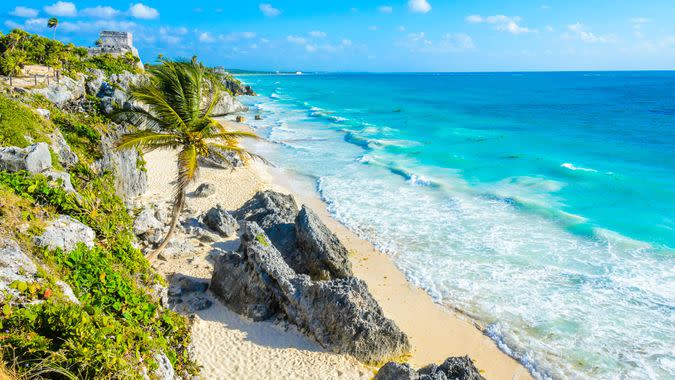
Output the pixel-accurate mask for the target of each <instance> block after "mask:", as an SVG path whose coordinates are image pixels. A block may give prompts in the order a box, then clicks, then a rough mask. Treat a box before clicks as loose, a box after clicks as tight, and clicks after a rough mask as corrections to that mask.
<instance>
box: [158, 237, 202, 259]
mask: <svg viewBox="0 0 675 380" xmlns="http://www.w3.org/2000/svg"><path fill="white" fill-rule="evenodd" d="M194 250H195V247H194V246H193V245H192V243H190V241H189V240H187V239H185V238H181V237H173V238H171V240H169V243H168V244H167V245H166V247H165V248H164V251H163V252H162V253H161V255H160V256H164V257H165V258H170V257H172V258H178V257H185V256H188V255H190V254H192V252H193V251H194Z"/></svg>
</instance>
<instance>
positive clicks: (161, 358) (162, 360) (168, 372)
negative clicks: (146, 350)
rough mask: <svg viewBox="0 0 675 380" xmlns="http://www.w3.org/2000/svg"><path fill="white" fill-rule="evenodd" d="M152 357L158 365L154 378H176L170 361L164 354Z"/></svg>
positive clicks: (162, 379)
mask: <svg viewBox="0 0 675 380" xmlns="http://www.w3.org/2000/svg"><path fill="white" fill-rule="evenodd" d="M153 357H154V359H155V361H156V362H157V364H158V365H159V367H157V369H156V370H155V378H157V379H159V380H173V379H175V378H176V373H175V371H174V369H173V366H172V365H171V360H169V358H168V357H167V356H166V354H165V353H163V352H162V353H159V354H155V355H154V356H153Z"/></svg>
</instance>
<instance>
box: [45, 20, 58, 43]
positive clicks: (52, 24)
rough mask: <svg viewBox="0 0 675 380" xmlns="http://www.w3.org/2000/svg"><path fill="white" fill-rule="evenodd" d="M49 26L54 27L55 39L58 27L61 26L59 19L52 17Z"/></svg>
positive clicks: (48, 22)
mask: <svg viewBox="0 0 675 380" xmlns="http://www.w3.org/2000/svg"><path fill="white" fill-rule="evenodd" d="M47 26H48V27H49V29H54V39H56V27H58V26H59V19H57V18H56V17H52V18H50V19H49V20H48V21H47Z"/></svg>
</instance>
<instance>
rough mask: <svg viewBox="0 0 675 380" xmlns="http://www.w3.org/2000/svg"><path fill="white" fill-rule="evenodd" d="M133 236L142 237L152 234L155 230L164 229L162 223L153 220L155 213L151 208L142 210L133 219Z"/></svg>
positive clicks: (155, 219)
mask: <svg viewBox="0 0 675 380" xmlns="http://www.w3.org/2000/svg"><path fill="white" fill-rule="evenodd" d="M133 228H134V234H136V235H137V236H142V235H145V234H147V233H152V232H153V231H155V230H161V229H162V228H164V223H162V222H160V221H159V220H157V218H155V211H154V210H153V209H151V208H149V207H148V208H145V209H143V210H142V211H141V212H140V213H139V214H138V216H136V219H134V226H133Z"/></svg>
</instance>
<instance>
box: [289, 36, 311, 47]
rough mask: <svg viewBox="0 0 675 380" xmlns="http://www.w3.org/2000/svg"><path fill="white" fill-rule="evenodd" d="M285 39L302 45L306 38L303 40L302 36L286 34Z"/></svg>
mask: <svg viewBox="0 0 675 380" xmlns="http://www.w3.org/2000/svg"><path fill="white" fill-rule="evenodd" d="M286 41H288V42H290V43H292V44H298V45H304V44H305V43H306V42H307V40H305V39H304V38H303V37H299V36H288V37H286Z"/></svg>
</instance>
